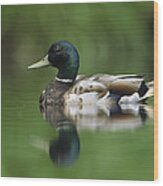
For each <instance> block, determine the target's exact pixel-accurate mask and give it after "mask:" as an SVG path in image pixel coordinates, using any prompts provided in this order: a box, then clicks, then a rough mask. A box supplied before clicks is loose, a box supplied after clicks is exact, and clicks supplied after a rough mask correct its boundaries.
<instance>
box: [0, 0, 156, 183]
mask: <svg viewBox="0 0 163 186" xmlns="http://www.w3.org/2000/svg"><path fill="white" fill-rule="evenodd" d="M56 40H68V41H70V42H72V43H73V44H74V45H75V46H76V47H77V48H78V50H79V53H80V62H81V66H80V73H83V74H87V75H88V74H89V75H90V74H95V73H111V74H122V73H138V74H141V75H142V74H143V75H144V76H145V79H146V80H147V81H149V80H152V79H153V2H137V3H100V4H98V3H95V4H69V5H66V4H62V5H21V6H18V5H15V6H3V7H2V129H1V130H2V176H11V177H12V176H13V177H40V178H41V177H49V178H88V179H137V180H138V179H139V180H153V167H154V166H153V159H154V156H153V152H154V149H153V143H154V139H153V110H152V108H153V106H152V101H151V103H149V104H147V105H134V106H133V105H130V106H123V107H118V106H116V107H113V108H108V107H105V108H99V107H96V106H87V107H86V106H85V107H79V108H78V107H76V108H71V107H70V108H66V109H65V110H64V111H63V110H60V109H59V108H57V109H56V108H47V109H45V108H41V109H40V108H39V103H38V100H39V96H40V94H41V92H42V90H43V89H44V88H45V87H46V86H47V84H48V82H49V81H50V80H51V79H53V78H54V76H55V74H56V70H54V69H50V68H47V69H41V70H38V71H31V72H29V71H27V66H28V65H30V64H32V63H33V62H34V61H35V60H38V59H39V58H40V57H42V56H44V55H45V53H46V51H47V49H48V47H49V46H50V45H51V43H52V42H54V41H56ZM61 118H62V120H61ZM59 121H62V122H59Z"/></svg>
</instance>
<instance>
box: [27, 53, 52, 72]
mask: <svg viewBox="0 0 163 186" xmlns="http://www.w3.org/2000/svg"><path fill="white" fill-rule="evenodd" d="M49 65H50V63H49V60H48V55H46V56H45V57H44V58H43V59H41V60H40V61H38V62H36V63H34V64H32V65H30V66H28V70H30V69H38V68H43V67H46V66H49Z"/></svg>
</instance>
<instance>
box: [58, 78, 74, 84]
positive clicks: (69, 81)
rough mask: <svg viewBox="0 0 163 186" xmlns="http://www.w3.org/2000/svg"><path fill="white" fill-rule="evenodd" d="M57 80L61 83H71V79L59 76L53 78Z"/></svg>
mask: <svg viewBox="0 0 163 186" xmlns="http://www.w3.org/2000/svg"><path fill="white" fill-rule="evenodd" d="M55 79H56V80H57V81H59V82H62V83H72V82H73V79H61V78H59V77H56V78H55Z"/></svg>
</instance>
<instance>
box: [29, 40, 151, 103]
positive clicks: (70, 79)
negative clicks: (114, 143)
mask: <svg viewBox="0 0 163 186" xmlns="http://www.w3.org/2000/svg"><path fill="white" fill-rule="evenodd" d="M79 65H80V64H79V53H78V51H77V49H76V47H75V46H74V45H73V44H71V43H69V42H67V41H58V42H56V43H54V44H52V45H51V46H50V48H49V50H48V52H47V54H46V55H45V57H44V58H43V59H42V60H40V61H39V62H37V63H35V64H32V65H30V66H29V67H28V69H38V68H42V67H47V66H51V67H56V68H57V69H58V74H57V76H56V77H55V79H54V80H52V81H51V82H50V83H49V85H48V86H47V88H46V89H45V90H43V92H42V94H41V96H40V104H41V105H44V106H45V105H46V106H47V105H52V104H53V105H58V106H61V105H62V106H64V105H69V104H70V105H74V106H75V105H84V104H99V105H102V104H113V103H116V104H123V103H127V104H128V103H138V102H142V101H144V100H146V99H147V98H148V97H151V96H153V81H151V82H148V83H146V82H145V80H144V78H143V76H140V75H136V74H122V75H109V74H96V75H92V76H85V75H77V74H78V69H79Z"/></svg>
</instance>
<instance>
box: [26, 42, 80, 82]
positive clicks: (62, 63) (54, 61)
mask: <svg viewBox="0 0 163 186" xmlns="http://www.w3.org/2000/svg"><path fill="white" fill-rule="evenodd" d="M46 66H52V67H56V68H57V69H58V70H59V71H58V74H57V78H58V79H64V80H65V81H66V80H67V82H68V80H69V82H73V81H74V80H75V78H76V76H77V73H78V68H79V55H78V51H77V49H76V48H75V47H74V46H73V45H72V44H71V43H69V42H67V41H58V42H56V43H54V44H52V45H51V46H50V48H49V50H48V52H47V54H46V56H45V57H44V58H43V59H41V60H40V61H39V62H37V63H35V64H33V65H30V66H29V67H28V69H38V68H42V67H46Z"/></svg>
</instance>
